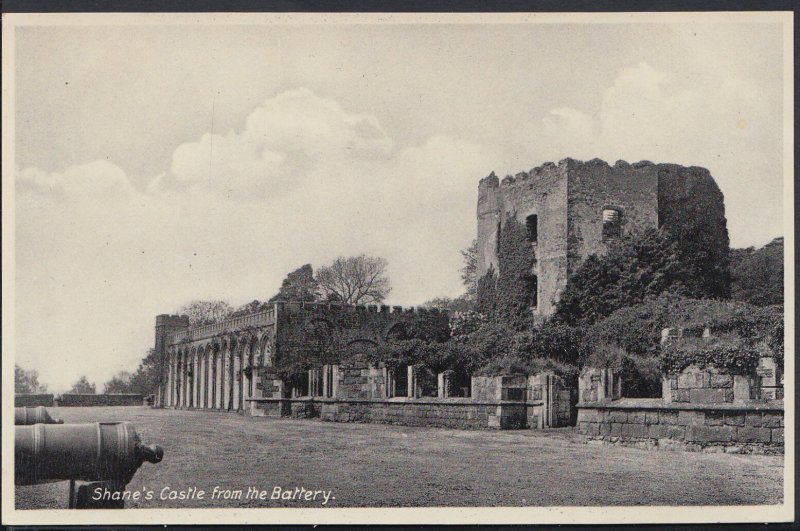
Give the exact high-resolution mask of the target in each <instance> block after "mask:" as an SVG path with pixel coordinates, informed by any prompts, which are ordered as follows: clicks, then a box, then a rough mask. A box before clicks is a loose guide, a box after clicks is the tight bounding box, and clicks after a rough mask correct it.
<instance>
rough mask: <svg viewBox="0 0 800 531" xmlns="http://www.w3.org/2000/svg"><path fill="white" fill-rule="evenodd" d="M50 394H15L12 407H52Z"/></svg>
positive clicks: (52, 397)
mask: <svg viewBox="0 0 800 531" xmlns="http://www.w3.org/2000/svg"><path fill="white" fill-rule="evenodd" d="M53 399H54V396H53V395H52V394H15V395H14V407H37V406H44V407H53Z"/></svg>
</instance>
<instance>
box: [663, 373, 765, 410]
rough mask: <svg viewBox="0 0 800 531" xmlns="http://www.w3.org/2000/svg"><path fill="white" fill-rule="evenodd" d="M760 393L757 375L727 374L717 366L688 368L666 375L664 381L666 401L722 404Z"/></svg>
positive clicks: (664, 397) (754, 396)
mask: <svg viewBox="0 0 800 531" xmlns="http://www.w3.org/2000/svg"><path fill="white" fill-rule="evenodd" d="M757 395H758V378H757V377H755V376H748V375H739V374H725V373H723V372H720V371H718V370H716V369H702V370H701V369H698V368H697V367H694V366H692V367H687V368H686V369H684V370H683V371H681V373H680V374H673V375H666V376H664V378H663V380H662V394H661V396H662V397H663V399H664V402H683V403H692V404H719V403H726V402H728V403H729V402H734V401H737V402H738V401H744V400H751V399H754V398H756V397H757Z"/></svg>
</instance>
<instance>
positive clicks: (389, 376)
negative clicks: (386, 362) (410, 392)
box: [383, 367, 396, 398]
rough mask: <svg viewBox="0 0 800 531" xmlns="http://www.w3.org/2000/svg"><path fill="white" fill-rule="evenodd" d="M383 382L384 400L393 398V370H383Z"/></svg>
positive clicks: (394, 383)
mask: <svg viewBox="0 0 800 531" xmlns="http://www.w3.org/2000/svg"><path fill="white" fill-rule="evenodd" d="M383 380H384V381H385V382H386V398H394V388H395V385H396V382H395V379H394V369H388V368H386V367H384V368H383Z"/></svg>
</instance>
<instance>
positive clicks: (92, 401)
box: [57, 393, 143, 407]
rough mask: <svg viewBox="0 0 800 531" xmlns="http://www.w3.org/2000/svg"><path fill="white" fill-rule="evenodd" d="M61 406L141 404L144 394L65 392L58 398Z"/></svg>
mask: <svg viewBox="0 0 800 531" xmlns="http://www.w3.org/2000/svg"><path fill="white" fill-rule="evenodd" d="M57 402H58V405H59V406H60V407H95V406H141V405H142V404H143V397H142V395H137V394H99V395H90V394H72V393H64V394H63V395H61V397H60V398H58V399H57Z"/></svg>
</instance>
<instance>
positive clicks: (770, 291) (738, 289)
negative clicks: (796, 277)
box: [731, 238, 783, 306]
mask: <svg viewBox="0 0 800 531" xmlns="http://www.w3.org/2000/svg"><path fill="white" fill-rule="evenodd" d="M731 280H732V282H731V298H732V299H734V300H739V301H745V302H749V303H751V304H755V305H757V306H768V305H771V304H783V238H775V239H774V240H772V241H771V242H770V243H768V244H767V245H765V246H764V247H762V248H761V249H754V248H753V247H749V248H747V249H733V250H731Z"/></svg>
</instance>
